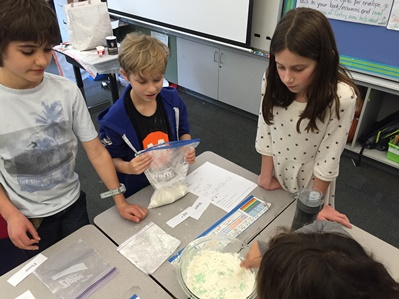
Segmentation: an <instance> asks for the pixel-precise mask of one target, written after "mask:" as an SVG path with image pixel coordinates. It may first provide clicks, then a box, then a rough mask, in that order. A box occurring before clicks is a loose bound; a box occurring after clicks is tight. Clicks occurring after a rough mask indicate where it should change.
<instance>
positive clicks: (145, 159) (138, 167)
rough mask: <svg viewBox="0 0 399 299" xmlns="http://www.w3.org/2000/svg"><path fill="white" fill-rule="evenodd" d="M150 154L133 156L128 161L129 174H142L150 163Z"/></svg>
mask: <svg viewBox="0 0 399 299" xmlns="http://www.w3.org/2000/svg"><path fill="white" fill-rule="evenodd" d="M151 162H152V156H150V155H147V154H143V155H138V156H136V157H134V158H133V159H132V160H130V162H129V170H130V171H129V173H130V174H142V173H143V172H144V171H145V170H146V169H147V168H148V167H149V166H150V164H151Z"/></svg>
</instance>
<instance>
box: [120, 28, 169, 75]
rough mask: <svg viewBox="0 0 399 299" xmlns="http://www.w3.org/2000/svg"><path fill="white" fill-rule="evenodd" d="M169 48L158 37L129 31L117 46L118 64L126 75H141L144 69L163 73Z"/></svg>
mask: <svg viewBox="0 0 399 299" xmlns="http://www.w3.org/2000/svg"><path fill="white" fill-rule="evenodd" d="M168 58H169V48H168V47H167V46H166V45H165V44H164V43H162V42H161V41H159V40H158V39H156V38H154V37H152V36H149V35H145V34H138V33H130V34H128V35H126V37H125V38H124V39H123V41H122V43H121V46H120V48H119V55H118V59H119V64H120V65H121V67H122V69H123V70H124V71H125V72H126V74H127V75H130V74H134V75H138V76H143V73H144V72H145V71H150V72H151V73H160V74H165V70H166V65H167V63H168Z"/></svg>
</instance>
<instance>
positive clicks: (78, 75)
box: [72, 65, 86, 101]
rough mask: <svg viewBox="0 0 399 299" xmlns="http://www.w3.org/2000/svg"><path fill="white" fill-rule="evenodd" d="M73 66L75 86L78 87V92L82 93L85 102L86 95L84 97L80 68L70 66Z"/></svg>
mask: <svg viewBox="0 0 399 299" xmlns="http://www.w3.org/2000/svg"><path fill="white" fill-rule="evenodd" d="M72 66H73V73H74V74H75V80H76V84H77V85H78V87H79V89H80V91H81V92H82V95H83V97H84V99H85V101H86V95H85V90H84V87H83V80H82V74H81V73H80V68H79V67H77V66H75V65H72Z"/></svg>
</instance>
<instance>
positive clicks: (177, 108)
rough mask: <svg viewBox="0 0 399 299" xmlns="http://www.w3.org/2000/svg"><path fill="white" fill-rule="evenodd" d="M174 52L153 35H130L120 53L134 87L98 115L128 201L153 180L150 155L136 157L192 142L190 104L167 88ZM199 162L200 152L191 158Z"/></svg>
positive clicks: (130, 86)
mask: <svg viewBox="0 0 399 299" xmlns="http://www.w3.org/2000/svg"><path fill="white" fill-rule="evenodd" d="M168 56H169V49H168V47H167V46H166V45H164V44H163V43H162V42H160V41H159V40H157V39H156V38H154V37H151V36H147V35H143V34H134V33H132V34H128V35H127V36H126V37H125V39H124V40H123V42H122V44H121V46H120V49H119V56H118V59H119V63H120V65H121V73H122V75H123V77H124V78H125V80H126V81H129V83H130V84H129V85H128V86H127V87H126V89H125V91H124V93H123V95H122V97H121V98H120V99H119V100H118V101H117V102H116V103H115V104H114V105H113V106H112V107H110V108H108V109H106V110H104V111H103V112H101V113H100V115H99V116H98V121H99V123H100V139H101V141H102V142H103V144H104V146H105V147H106V148H107V149H108V151H109V153H110V154H111V156H112V158H113V161H114V165H115V168H116V170H117V172H118V177H119V180H120V181H121V182H123V183H124V184H125V185H126V192H125V196H126V197H128V196H130V195H132V194H134V193H136V192H137V191H139V190H140V189H142V188H144V187H145V186H147V185H149V182H148V180H147V178H146V176H145V175H144V173H143V172H144V171H145V170H146V169H147V168H148V166H149V165H150V164H151V157H150V156H149V155H145V154H144V155H140V156H137V157H136V153H137V152H139V151H141V150H143V149H146V148H148V147H151V146H153V145H156V144H159V143H163V142H167V141H175V140H189V139H191V135H190V125H189V122H188V116H187V109H186V105H185V104H184V102H183V101H182V99H181V98H180V96H179V95H178V93H177V91H176V89H174V88H169V87H163V79H164V74H165V70H166V65H167V61H168ZM186 161H187V162H188V163H189V164H192V163H194V162H195V151H194V149H192V150H190V151H189V153H188V154H187V156H186Z"/></svg>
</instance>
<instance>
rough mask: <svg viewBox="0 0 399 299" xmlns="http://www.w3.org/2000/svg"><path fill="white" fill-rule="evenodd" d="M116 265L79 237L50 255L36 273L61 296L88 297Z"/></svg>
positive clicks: (111, 272)
mask: <svg viewBox="0 0 399 299" xmlns="http://www.w3.org/2000/svg"><path fill="white" fill-rule="evenodd" d="M116 272H117V270H116V268H115V267H113V266H111V265H110V264H109V263H108V262H107V261H106V260H104V258H103V257H102V256H101V255H99V254H98V253H97V251H95V250H94V249H92V248H90V247H89V246H88V245H87V244H86V243H85V242H84V241H82V240H78V241H77V242H75V243H73V244H72V245H71V246H69V247H67V248H65V249H64V250H62V251H61V252H59V253H58V254H55V255H53V256H50V257H49V258H48V259H47V260H46V261H45V262H44V263H43V264H41V265H40V266H39V267H38V268H37V269H36V270H35V271H34V274H35V275H36V276H37V277H38V278H39V279H40V280H41V281H42V282H43V283H44V284H45V285H46V286H47V287H48V288H49V289H50V291H51V292H52V293H53V294H55V295H56V296H57V298H68V299H69V298H87V297H88V296H89V295H91V294H92V292H94V291H95V290H96V289H97V288H99V287H100V286H102V285H103V284H104V283H105V282H106V281H107V280H108V279H110V278H111V277H112V276H113V274H115V273H116Z"/></svg>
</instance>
